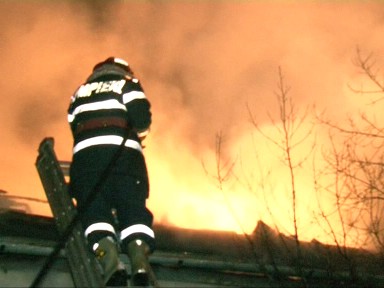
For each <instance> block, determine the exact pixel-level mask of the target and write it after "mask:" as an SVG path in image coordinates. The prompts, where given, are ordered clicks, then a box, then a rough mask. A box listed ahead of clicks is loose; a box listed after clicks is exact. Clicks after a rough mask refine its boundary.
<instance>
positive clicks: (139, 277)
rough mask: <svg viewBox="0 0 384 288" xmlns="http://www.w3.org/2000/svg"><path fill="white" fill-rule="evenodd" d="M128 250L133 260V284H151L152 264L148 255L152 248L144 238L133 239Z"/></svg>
mask: <svg viewBox="0 0 384 288" xmlns="http://www.w3.org/2000/svg"><path fill="white" fill-rule="evenodd" d="M127 248H128V249H127V252H128V256H129V259H130V261H131V284H132V286H149V284H150V283H149V282H150V281H149V274H150V266H149V261H148V255H149V253H150V248H149V246H148V244H147V243H145V242H144V241H143V240H139V239H138V240H133V241H131V242H129V243H128V247H127Z"/></svg>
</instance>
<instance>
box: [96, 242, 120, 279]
mask: <svg viewBox="0 0 384 288" xmlns="http://www.w3.org/2000/svg"><path fill="white" fill-rule="evenodd" d="M95 246H96V247H95V249H94V253H95V255H96V258H97V260H98V261H99V263H100V265H101V267H102V270H103V279H104V283H105V284H106V286H126V285H127V272H126V270H125V265H124V263H122V262H121V261H120V259H119V251H118V247H117V244H116V242H115V241H114V240H113V239H112V238H111V237H105V238H103V239H101V240H100V241H99V242H98V243H97V244H96V245H95Z"/></svg>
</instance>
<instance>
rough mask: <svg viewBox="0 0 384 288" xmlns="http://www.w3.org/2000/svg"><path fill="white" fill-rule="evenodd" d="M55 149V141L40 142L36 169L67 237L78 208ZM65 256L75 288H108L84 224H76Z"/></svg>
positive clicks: (49, 139)
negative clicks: (92, 251) (85, 234)
mask: <svg viewBox="0 0 384 288" xmlns="http://www.w3.org/2000/svg"><path fill="white" fill-rule="evenodd" d="M53 146H54V140H53V138H45V139H44V140H43V141H42V142H41V144H40V147H39V155H38V157H37V160H36V168H37V170H38V173H39V176H40V179H41V182H42V184H43V187H44V190H45V193H46V196H47V199H48V202H49V204H50V207H51V210H52V214H53V217H54V219H55V223H56V226H57V228H58V231H59V234H60V236H61V237H64V236H65V235H64V234H65V232H66V231H67V229H68V227H69V225H70V224H71V222H72V220H73V219H74V217H75V216H76V208H75V206H74V204H73V202H72V199H71V197H70V196H69V193H68V185H67V183H66V181H65V177H64V173H63V170H62V168H64V169H66V168H67V169H68V167H61V166H60V162H59V161H58V160H57V158H56V154H55V151H54V148H53ZM64 166H65V165H64ZM65 254H66V256H67V261H68V263H69V267H70V270H71V274H72V278H73V282H74V285H75V287H105V285H104V282H103V279H102V276H101V273H100V272H101V271H100V269H99V267H98V264H97V262H96V259H95V257H94V256H93V255H92V254H91V252H90V251H89V250H88V248H87V245H86V240H85V236H84V233H83V230H82V226H81V223H76V224H75V225H74V226H73V228H72V229H71V232H70V235H69V237H68V239H67V242H66V245H65Z"/></svg>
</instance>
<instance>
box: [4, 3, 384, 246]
mask: <svg viewBox="0 0 384 288" xmlns="http://www.w3.org/2000/svg"><path fill="white" fill-rule="evenodd" d="M74 2H75V1H67V2H65V1H54V2H52V3H50V2H48V1H30V2H22V1H1V2H0V15H1V17H0V25H1V27H2V29H1V32H0V49H1V50H0V51H1V53H0V60H1V65H0V69H1V70H2V77H1V78H0V83H1V85H0V87H1V92H2V97H1V98H0V101H1V102H0V117H1V120H2V121H0V126H1V131H2V138H1V139H2V140H1V143H0V147H1V149H0V153H1V159H2V161H1V163H0V171H1V173H0V189H1V190H5V191H7V192H8V193H9V194H11V195H17V196H25V197H35V198H37V199H45V194H44V191H43V189H42V186H41V184H40V180H39V178H38V175H37V172H36V169H35V166H34V163H35V159H36V156H37V149H38V146H39V143H40V141H42V139H43V138H44V137H47V136H49V137H54V138H55V149H56V153H57V155H58V158H59V159H62V160H70V157H71V134H70V131H69V127H68V124H67V122H66V109H67V105H68V103H69V102H68V101H69V97H70V95H71V93H72V92H73V91H74V90H75V89H76V87H77V86H78V85H79V84H80V83H81V82H82V81H83V80H84V79H85V78H86V77H87V76H88V74H89V72H90V69H91V68H92V67H93V65H94V64H95V63H96V62H99V61H100V60H102V59H104V58H106V57H108V56H111V55H114V56H119V57H122V58H126V59H127V60H128V62H130V63H131V65H132V67H133V70H134V71H135V72H136V74H137V76H138V77H139V78H140V79H141V82H142V84H143V86H144V89H145V91H146V93H147V96H148V98H149V99H150V101H151V102H152V112H153V127H152V133H151V135H150V136H149V138H148V140H147V143H146V144H147V148H146V149H145V155H146V157H147V162H148V167H149V172H150V177H151V197H150V200H149V206H150V208H151V209H152V211H153V212H154V214H155V219H156V221H158V222H163V223H170V224H174V225H178V226H182V227H191V228H203V229H218V230H234V231H238V232H241V231H242V230H245V231H246V232H251V231H252V230H253V229H254V228H255V225H256V223H257V221H258V220H259V219H262V220H264V221H266V222H267V223H268V224H270V225H274V224H276V223H277V225H278V226H279V227H280V229H282V231H284V232H287V233H292V226H291V220H290V219H291V218H290V217H291V214H292V213H291V211H290V208H291V207H290V205H287V203H289V201H290V200H289V199H290V198H289V197H290V195H289V188H287V185H286V184H287V181H288V180H287V175H286V171H285V167H284V166H282V165H281V161H280V160H279V157H280V156H279V154H278V150H277V149H275V148H274V147H273V146H271V145H270V144H268V142H267V141H266V140H265V139H264V138H262V137H260V136H255V135H254V133H255V130H254V127H252V125H251V124H250V122H249V117H248V112H247V108H246V105H247V104H248V105H249V106H250V107H251V110H252V111H253V113H254V114H255V116H256V118H257V120H258V121H259V123H260V124H261V127H262V128H263V129H265V131H270V132H271V131H273V125H271V123H270V121H269V119H268V117H267V112H269V113H271V114H272V115H276V114H275V113H276V111H277V110H276V109H277V106H276V97H275V95H274V92H275V91H276V85H277V81H278V67H279V66H280V67H281V68H282V71H283V73H284V76H285V79H286V81H287V84H288V85H289V86H290V87H291V95H290V96H291V97H292V98H294V101H295V103H296V106H297V108H298V111H302V110H303V109H304V107H306V106H307V105H316V107H318V109H326V111H327V115H328V116H329V117H330V118H332V119H333V120H335V121H341V120H342V119H344V117H346V116H347V115H350V114H349V113H354V112H356V111H357V110H359V109H364V108H363V105H364V102H363V101H362V100H361V98H358V97H359V96H357V95H355V94H353V93H352V92H351V91H350V90H349V89H347V86H348V84H351V83H356V84H357V85H361V83H362V81H363V80H362V79H361V78H360V75H359V74H358V73H357V69H356V67H355V66H354V65H353V63H352V60H353V58H354V57H355V56H356V55H355V54H356V47H357V46H359V47H361V48H362V49H363V50H364V51H368V52H373V53H375V55H376V56H377V57H378V59H380V58H383V56H384V54H383V52H384V42H383V41H382V35H383V32H384V18H383V17H382V15H383V10H384V4H382V3H381V2H380V1H377V2H374V1H372V2H369V1H362V2H359V1H349V2H347V1H337V2H335V3H332V1H324V2H322V1H308V2H306V3H305V4H303V3H300V1H297V2H295V1H269V2H268V3H267V1H265V2H264V1H182V2H177V1H159V2H156V1H147V2H145V1H132V2H130V1H125V2H124V1H121V2H118V1H110V2H103V5H101V4H94V3H93V2H91V1H89V2H87V1H85V2H81V3H80V4H76V3H74ZM96 3H101V2H96ZM105 3H108V4H107V5H106V4H105ZM308 127H309V124H308ZM220 131H221V132H222V133H223V135H224V139H225V141H224V143H223V149H224V151H223V155H222V156H223V157H224V158H225V159H227V160H229V161H231V160H234V159H238V160H239V159H240V160H241V163H242V165H243V167H242V168H243V169H245V171H246V172H243V173H244V174H243V176H244V175H252V177H253V178H252V181H253V182H252V183H253V188H252V189H250V188H249V187H248V188H245V187H244V186H242V185H240V184H239V183H237V182H236V181H229V182H226V183H225V185H224V187H223V188H222V189H219V188H217V182H216V181H214V179H213V178H212V177H211V176H212V175H207V174H206V172H205V169H204V167H203V166H206V168H207V169H208V171H209V174H215V137H216V134H217V133H218V132H220ZM318 133H319V135H320V137H319V136H318V137H317V138H316V141H317V142H320V143H321V141H322V140H323V139H322V135H325V134H326V133H325V132H324V131H319V132H318ZM252 141H255V142H252ZM307 148H308V147H306V148H305V147H304V150H305V149H307ZM203 164H204V165H203ZM236 169H239V168H236ZM267 171H273V174H272V176H271V178H270V179H268V185H267V186H268V188H264V189H262V188H260V186H258V185H259V184H258V183H260V181H261V179H262V178H261V175H263V174H265V173H267ZM237 173H238V175H241V170H237ZM231 180H233V179H231ZM297 185H298V191H299V192H298V195H299V203H300V205H299V208H298V209H299V210H298V215H299V217H300V225H301V226H300V227H301V229H302V231H305V233H304V234H303V238H304V239H308V240H310V239H312V238H314V237H316V238H318V239H320V240H324V241H327V239H326V237H325V236H324V235H323V234H322V232H321V231H320V230H321V229H317V228H316V227H315V225H313V219H312V214H313V213H314V211H316V209H317V208H316V207H317V204H316V203H315V200H314V199H315V198H316V197H315V196H314V193H313V192H312V189H313V188H312V179H311V175H309V174H306V173H304V172H303V174H300V175H299V177H298V178H297ZM253 189H254V190H253ZM255 191H256V192H255ZM287 191H288V192H287ZM324 203H325V204H324V205H330V204H329V203H328V204H327V203H326V201H325V202H324ZM28 204H29V205H31V207H32V211H33V213H37V214H43V215H47V214H49V207H48V205H44V204H36V203H33V202H28ZM268 209H269V210H270V211H271V213H272V214H273V215H274V216H273V217H270V216H269V212H268ZM276 219H278V220H276Z"/></svg>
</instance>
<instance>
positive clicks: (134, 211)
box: [68, 57, 155, 286]
mask: <svg viewBox="0 0 384 288" xmlns="http://www.w3.org/2000/svg"><path fill="white" fill-rule="evenodd" d="M68 122H69V124H70V128H71V131H72V134H73V138H74V143H73V157H72V164H71V168H70V193H71V195H72V197H73V198H74V199H75V200H76V203H77V204H76V205H77V207H78V211H81V213H82V215H81V219H82V224H83V227H84V231H85V236H86V239H87V242H88V244H89V247H90V249H91V250H92V251H93V253H94V254H95V255H96V257H97V259H98V260H99V263H100V266H101V267H102V269H103V273H104V281H105V283H106V285H108V286H113V285H119V286H121V285H126V284H127V275H126V272H125V267H124V265H122V263H121V262H120V260H119V252H123V253H126V254H127V255H128V256H129V259H130V262H131V268H132V271H131V281H132V284H133V285H135V286H137V285H147V284H148V281H149V269H150V268H149V265H148V259H147V257H148V255H149V254H150V253H151V252H153V250H154V247H155V236H154V231H153V230H152V223H153V214H152V213H151V211H149V209H148V208H147V207H146V199H147V198H148V196H149V181H148V173H147V167H146V163H145V158H144V156H143V151H142V149H143V146H142V141H143V140H144V139H145V137H146V135H147V134H148V132H149V128H150V124H151V111H150V103H149V101H148V99H147V98H146V95H145V94H144V91H143V89H142V86H141V83H140V82H139V80H138V79H137V78H135V76H134V73H133V72H132V69H131V68H130V66H129V64H128V63H127V62H126V61H125V60H123V59H120V58H115V57H109V58H108V59H106V60H105V61H103V62H100V63H98V64H97V65H96V66H95V67H94V68H93V71H92V73H91V74H90V76H89V77H88V79H87V80H86V81H85V83H84V84H82V85H81V86H80V87H79V88H78V89H77V90H76V92H75V93H74V95H73V96H72V97H71V101H70V105H69V108H68ZM111 162H113V163H111ZM107 167H109V171H108V173H107V172H106V170H108V169H107ZM106 175H107V176H106ZM103 177H104V178H105V179H104V178H103ZM100 179H102V182H101V184H100V183H99V184H98V182H99V181H100ZM95 192H97V193H95ZM92 193H94V194H92ZM90 199H91V201H90ZM83 207H84V208H83Z"/></svg>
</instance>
